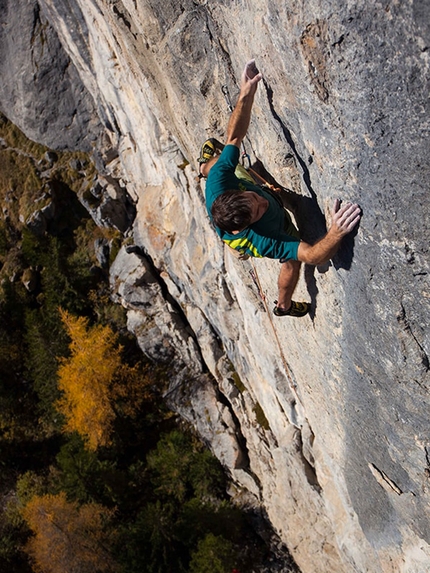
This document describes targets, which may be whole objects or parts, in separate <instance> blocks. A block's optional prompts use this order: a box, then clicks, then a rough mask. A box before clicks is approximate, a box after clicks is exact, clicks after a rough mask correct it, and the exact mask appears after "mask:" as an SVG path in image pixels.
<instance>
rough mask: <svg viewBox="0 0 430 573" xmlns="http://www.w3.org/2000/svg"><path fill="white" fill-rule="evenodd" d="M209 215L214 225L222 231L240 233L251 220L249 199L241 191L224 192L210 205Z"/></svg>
mask: <svg viewBox="0 0 430 573" xmlns="http://www.w3.org/2000/svg"><path fill="white" fill-rule="evenodd" d="M211 214H212V219H213V222H214V225H215V226H216V227H219V228H220V229H221V230H222V231H226V232H227V233H231V232H232V231H242V229H245V227H247V226H248V225H249V224H250V223H251V219H252V209H251V205H250V201H249V197H248V196H247V195H245V194H244V193H243V192H242V191H238V190H232V191H226V192H225V193H223V194H222V195H219V196H218V197H217V198H216V199H215V201H214V202H213V203H212V207H211Z"/></svg>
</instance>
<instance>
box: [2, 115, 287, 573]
mask: <svg viewBox="0 0 430 573" xmlns="http://www.w3.org/2000/svg"><path fill="white" fill-rule="evenodd" d="M94 177H95V167H94V165H93V163H92V161H91V160H90V158H89V157H88V156H86V155H85V154H82V153H68V152H62V153H54V152H52V151H50V150H48V149H47V148H45V147H43V146H41V145H37V144H35V143H33V142H31V141H30V140H28V139H27V138H25V136H24V135H23V134H22V133H21V132H20V131H19V130H18V129H17V128H16V127H15V126H13V125H12V124H11V123H10V122H9V121H8V120H7V119H6V118H5V117H3V116H1V117H0V201H1V206H2V213H1V219H0V281H1V287H0V431H1V433H0V447H1V450H0V463H1V475H2V480H1V484H0V494H1V506H2V513H1V518H0V566H1V570H2V571H14V572H15V573H30V572H32V571H42V572H45V573H60V572H61V573H67V572H73V571H79V572H80V573H86V572H110V571H118V572H124V573H145V572H148V573H161V572H163V573H168V572H171V573H180V572H190V573H206V572H207V573H209V572H210V573H231V572H232V571H235V570H236V571H242V572H243V571H247V572H248V571H260V570H263V569H264V567H265V565H264V564H265V563H266V564H267V562H268V559H269V549H268V547H267V546H266V545H265V543H264V541H263V539H262V538H261V536H258V535H257V534H256V533H255V531H254V529H253V523H252V522H253V516H252V515H249V514H247V513H246V512H244V511H243V510H242V509H240V508H238V507H236V506H235V505H233V504H232V503H230V501H229V498H228V495H227V493H226V492H227V490H228V476H226V474H225V473H224V471H223V468H222V467H221V466H220V464H219V462H218V461H217V460H216V459H215V458H214V457H213V456H212V455H211V453H210V452H209V450H208V449H207V448H206V447H205V446H204V445H203V444H202V443H201V442H200V441H199V440H198V439H197V437H196V436H195V434H194V433H193V432H192V430H191V428H188V427H186V426H185V425H184V423H182V422H180V421H179V420H178V419H177V417H176V416H175V415H174V414H173V413H172V412H170V411H169V410H168V409H167V408H166V407H165V405H164V404H163V399H162V395H163V391H165V389H166V387H167V380H168V376H169V372H168V369H167V368H166V366H160V365H156V364H152V363H149V362H148V361H146V360H145V359H144V357H143V354H142V353H141V351H140V349H139V348H138V347H137V345H136V343H135V340H134V339H133V338H132V337H131V335H130V334H129V333H128V332H127V329H126V316H125V310H124V309H123V308H122V307H120V306H119V305H115V304H114V303H113V302H112V301H111V300H110V296H109V264H110V263H111V262H112V261H113V260H114V258H115V254H116V253H117V252H118V249H119V248H120V246H121V244H122V243H123V241H124V237H123V236H122V234H121V233H120V232H119V231H117V230H115V229H110V228H100V227H98V226H97V225H96V224H95V223H94V221H93V220H92V219H91V217H90V215H89V213H88V211H87V210H86V209H85V208H84V207H83V206H82V203H81V202H80V201H79V200H78V195H79V194H82V193H83V194H85V193H86V194H87V199H89V200H90V199H91V197H89V195H88V193H89V192H88V190H89V189H90V186H91V181H92V180H93V179H94ZM47 213H48V214H49V217H46V214H47ZM43 217H45V218H43ZM100 244H103V245H108V255H107V256H104V257H103V256H101V255H100V253H98V252H97V245H99V246H100ZM105 255H106V253H105ZM191 375H192V373H190V376H191ZM291 567H293V564H291ZM262 568H263V569H262ZM291 570H293V569H291Z"/></svg>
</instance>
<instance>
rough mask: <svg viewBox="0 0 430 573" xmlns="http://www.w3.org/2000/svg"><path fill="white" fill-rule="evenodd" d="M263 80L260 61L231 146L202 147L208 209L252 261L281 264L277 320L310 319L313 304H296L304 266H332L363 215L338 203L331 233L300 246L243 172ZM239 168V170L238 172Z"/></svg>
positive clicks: (231, 128) (233, 125) (225, 236)
mask: <svg viewBox="0 0 430 573" xmlns="http://www.w3.org/2000/svg"><path fill="white" fill-rule="evenodd" d="M261 79H262V75H261V73H260V72H259V71H258V69H257V67H256V65H255V60H251V61H249V62H248V63H247V64H246V66H245V69H244V71H243V74H242V79H241V86H240V93H239V98H238V101H237V104H236V106H235V108H234V110H233V112H232V115H231V116H230V120H229V123H228V127H227V140H226V144H225V146H221V147H222V148H223V149H222V152H221V154H220V155H216V154H215V151H216V143H215V144H214V142H216V140H213V139H210V140H208V141H206V142H205V143H204V144H203V146H202V151H201V156H200V158H199V160H198V161H199V164H200V166H199V169H200V174H201V176H203V177H207V180H206V189H205V195H206V208H207V211H208V214H209V217H210V219H211V221H212V222H213V224H214V226H215V229H216V231H217V233H218V235H219V236H220V237H221V239H222V240H223V241H224V242H225V243H227V245H228V246H229V247H231V248H233V249H235V250H237V251H239V252H240V253H241V254H242V255H244V256H245V257H246V255H249V256H252V257H268V258H272V259H280V262H281V270H280V273H279V278H278V300H277V301H276V302H275V307H274V309H273V312H274V314H275V315H276V316H293V317H301V316H305V315H306V314H307V313H308V312H309V310H310V304H309V303H306V302H296V301H294V300H292V296H293V293H294V290H295V288H296V285H297V282H298V279H299V273H300V266H301V263H308V264H310V265H320V264H323V263H325V262H327V261H328V260H330V259H331V258H332V257H333V256H334V254H335V253H336V251H337V250H338V248H339V246H340V244H341V241H342V239H343V237H344V236H345V235H347V234H348V233H350V232H351V231H352V230H353V229H354V228H355V226H356V225H357V224H358V222H359V220H360V217H361V209H360V207H359V206H358V205H357V204H355V203H346V204H345V205H343V206H341V204H340V201H339V200H338V199H336V201H335V203H334V206H333V209H332V213H331V217H332V222H331V227H330V229H329V230H328V232H327V233H326V234H325V235H324V236H323V237H322V238H321V239H319V240H318V241H317V242H316V243H315V244H313V245H311V244H309V243H306V242H304V241H301V240H300V235H299V232H298V230H297V229H296V228H295V226H294V225H293V223H292V221H291V218H290V216H289V214H288V212H287V211H286V210H285V208H284V207H283V206H282V202H280V201H279V200H278V198H277V197H276V194H274V193H273V192H271V191H270V190H269V189H265V188H264V187H260V186H258V185H257V184H256V183H255V182H254V181H253V180H252V178H251V177H250V176H249V175H248V173H247V172H245V174H244V173H243V171H244V169H243V168H242V172H240V167H241V166H240V165H239V168H238V164H239V155H240V146H241V144H242V140H243V139H244V137H245V135H246V132H247V130H248V126H249V122H250V119H251V109H252V105H253V102H254V95H255V92H256V90H257V86H258V83H259V81H260V80H261ZM237 168H238V170H236V169H237Z"/></svg>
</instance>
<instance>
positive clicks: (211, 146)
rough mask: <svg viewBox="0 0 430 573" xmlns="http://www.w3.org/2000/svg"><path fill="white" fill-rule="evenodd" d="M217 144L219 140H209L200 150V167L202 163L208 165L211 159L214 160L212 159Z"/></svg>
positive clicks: (198, 160)
mask: <svg viewBox="0 0 430 573" xmlns="http://www.w3.org/2000/svg"><path fill="white" fill-rule="evenodd" d="M216 144H217V140H216V139H214V138H213V137H211V138H210V139H207V140H206V141H205V142H204V144H203V145H202V148H201V149H200V157H199V158H198V159H197V162H198V164H199V165H200V164H201V163H206V162H207V161H209V159H212V157H213V156H214V154H215V148H216Z"/></svg>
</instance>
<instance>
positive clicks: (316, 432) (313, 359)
mask: <svg viewBox="0 0 430 573" xmlns="http://www.w3.org/2000/svg"><path fill="white" fill-rule="evenodd" d="M2 3H3V4H5V3H6V0H3V2H2ZM40 7H41V13H42V14H43V18H44V19H46V21H48V22H49V23H50V25H51V26H52V28H53V29H55V30H56V33H57V34H58V37H59V38H60V41H61V44H62V46H63V48H64V50H65V52H66V53H67V56H68V58H70V60H71V61H72V62H73V64H74V66H75V71H77V73H78V75H79V78H80V81H81V82H82V84H83V85H84V86H85V88H86V91H87V93H88V94H90V95H91V101H92V102H93V104H92V105H94V109H96V110H98V114H99V116H100V118H101V120H102V122H103V124H104V125H105V127H106V130H107V133H108V134H109V141H110V145H111V146H112V148H113V149H114V151H115V153H113V154H111V156H112V157H115V155H116V151H117V152H118V154H119V160H120V162H119V163H118V160H117V159H115V160H114V161H112V162H111V163H109V160H108V159H106V161H107V166H106V168H107V171H110V172H111V173H112V174H114V175H115V176H120V177H121V178H122V182H123V183H124V185H126V186H127V189H128V192H129V193H130V194H131V195H132V197H133V198H134V200H135V201H136V202H137V217H136V220H135V224H134V228H133V237H134V242H135V247H133V248H132V249H130V248H128V249H123V250H122V251H121V252H120V255H119V257H118V259H117V261H116V262H115V265H114V267H113V269H112V287H113V290H114V291H115V292H116V293H117V294H116V296H117V297H118V300H120V301H121V302H122V304H124V305H125V306H126V307H127V308H128V309H129V326H130V329H131V330H133V331H134V332H135V334H136V336H137V338H138V340H139V342H140V344H141V346H142V348H143V349H144V351H145V352H147V353H148V354H149V355H153V356H157V355H158V356H164V357H165V359H166V360H169V361H170V363H171V364H172V371H174V373H175V376H174V377H173V380H174V381H173V383H172V388H171V391H170V393H169V400H170V402H171V403H172V404H173V405H174V407H175V408H177V409H178V411H180V412H181V414H182V415H183V416H184V417H186V418H187V419H189V420H191V421H192V422H193V423H194V424H195V426H196V427H197V428H198V430H199V432H200V433H201V435H202V436H203V437H204V438H205V439H206V440H207V441H208V442H210V443H211V445H212V447H213V449H214V451H215V452H216V453H217V455H218V456H219V457H220V459H221V460H222V461H223V463H224V465H225V466H226V467H227V468H228V469H229V470H230V472H231V474H232V476H233V477H234V479H235V480H236V482H237V484H239V485H241V486H244V487H245V488H246V489H247V491H249V492H250V496H251V498H252V499H253V500H254V501H253V503H256V504H262V505H263V506H264V508H265V510H266V511H267V514H268V516H269V518H270V519H271V521H272V523H273V524H274V526H275V528H276V529H277V531H278V532H279V534H280V535H281V537H282V539H283V540H284V541H285V542H286V543H287V545H288V547H289V549H290V550H291V552H292V554H293V555H294V557H295V559H296V561H297V563H298V564H299V566H300V567H301V569H302V571H303V572H305V573H315V572H316V571H318V573H326V572H327V573H328V572H330V573H332V572H334V571H336V572H339V573H341V572H342V573H343V572H345V573H350V572H351V573H352V572H357V571H359V572H363V573H364V572H369V573H380V572H381V571H382V572H384V573H398V572H403V573H412V572H418V573H421V572H424V571H426V570H428V569H429V568H430V539H429V532H430V524H429V518H430V512H429V507H430V505H429V501H430V500H429V485H430V482H429V475H430V439H429V435H430V432H429V430H430V428H429V421H428V406H429V372H428V370H429V354H430V348H429V346H430V340H429V304H430V302H429V297H430V291H429V283H428V277H429V275H428V273H429V256H428V228H429V200H428V180H429V164H428V130H429V123H428V118H429V96H428V94H429V91H430V90H429V69H428V67H429V51H428V48H429V42H430V40H429V26H428V22H429V8H428V6H427V5H426V4H425V3H424V2H422V1H417V0H410V1H408V2H397V1H391V2H386V3H384V4H382V3H378V2H376V3H371V4H370V5H369V3H368V2H364V1H359V2H354V3H351V2H340V1H339V0H334V1H330V0H329V1H327V2H318V1H316V0H308V1H306V2H304V1H299V2H296V1H294V2H293V1H289V0H288V1H286V2H285V1H283V2H281V1H280V0H271V1H270V2H269V1H267V2H265V1H258V2H257V1H256V0H249V1H247V2H237V1H233V2H224V1H221V0H219V1H216V2H210V3H207V2H200V1H196V0H194V1H191V0H184V1H182V2H176V1H173V0H165V1H164V2H157V1H155V0H147V1H146V2H140V1H135V0H134V1H133V0H123V1H121V0H92V1H91V2H88V1H87V0H69V1H66V0H55V1H54V0H40ZM2 45H4V44H2ZM9 57H11V58H12V55H11V56H9ZM250 57H255V58H256V61H257V64H258V66H259V67H260V69H261V70H262V72H263V74H264V83H261V84H260V87H259V90H258V93H257V97H256V101H255V105H254V113H253V118H252V122H251V126H250V130H249V140H247V141H246V145H247V149H248V152H249V153H250V154H251V156H252V158H253V159H259V160H261V161H262V162H263V164H264V166H265V167H266V168H267V169H268V170H269V171H270V172H271V173H272V174H273V175H274V176H275V177H276V179H277V180H278V181H279V183H281V184H282V185H284V186H286V187H289V188H291V189H293V190H294V191H295V193H297V194H298V197H297V221H298V223H299V225H300V227H301V230H302V233H303V237H304V238H306V239H308V240H313V239H315V238H316V237H317V236H320V235H321V234H322V233H323V232H324V230H325V224H326V223H325V221H326V218H327V217H328V218H329V212H330V208H331V205H332V203H333V200H334V198H335V197H341V198H342V199H343V200H357V201H359V202H360V204H361V206H362V208H363V219H362V222H361V225H360V228H359V230H358V232H357V233H356V234H355V236H352V237H349V238H348V239H347V240H345V243H344V245H343V247H342V249H341V251H340V252H339V253H338V255H337V256H336V257H335V258H334V260H333V261H332V262H331V263H330V264H329V265H326V266H324V267H320V268H313V267H308V266H305V268H304V269H303V274H302V279H301V281H300V283H299V289H298V296H300V297H303V298H304V299H307V300H311V301H312V305H313V311H312V314H311V316H310V317H307V318H305V319H303V320H291V319H275V318H273V319H272V318H271V315H270V310H271V306H270V305H269V312H266V309H265V307H264V305H263V303H262V301H261V299H260V298H259V296H258V294H257V292H256V287H255V284H254V282H253V280H252V278H251V276H250V272H249V271H253V272H254V273H255V272H256V273H257V276H258V278H259V280H260V281H261V285H262V289H263V291H264V292H265V294H266V297H267V300H268V301H272V300H273V299H274V297H275V295H276V279H277V273H278V268H279V266H278V263H277V262H276V261H268V260H258V261H255V262H254V265H255V266H254V267H252V266H251V264H250V263H249V262H240V261H237V260H236V259H233V258H231V257H230V255H229V254H228V253H224V252H223V248H222V246H221V245H220V243H219V241H218V240H217V238H216V236H215V234H214V232H213V231H212V230H211V228H210V226H209V224H208V219H207V216H206V214H205V211H204V207H203V193H202V189H201V188H200V184H198V183H196V181H195V175H196V172H195V167H196V165H195V158H196V157H197V156H198V152H199V147H200V144H201V142H202V141H203V140H204V139H205V137H206V136H209V135H214V136H216V137H217V138H218V139H221V140H222V139H223V137H224V134H225V128H226V125H227V121H228V110H227V108H226V104H225V101H224V96H223V94H222V91H221V86H222V85H224V84H227V85H228V86H229V89H230V92H231V95H232V98H233V99H234V98H235V96H236V94H237V83H238V78H239V77H240V73H241V70H242V67H243V64H244V62H245V61H246V60H247V59H249V58H250ZM54 64H55V58H53V65H54ZM73 73H74V72H73ZM3 108H4V111H5V112H6V113H7V108H8V106H7V105H6V104H5V103H3ZM13 109H14V110H16V105H15V106H14V107H13ZM14 113H15V112H14ZM15 115H18V116H19V114H15ZM12 118H13V119H14V120H15V121H16V120H17V119H18V120H19V117H18V118H17V117H15V116H13V117H12ZM17 123H19V121H17ZM104 151H106V149H105V150H104ZM108 157H109V154H106V155H105V158H108ZM148 254H149V255H150V259H148V258H147V257H146V255H148ZM154 341H158V342H154Z"/></svg>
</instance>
